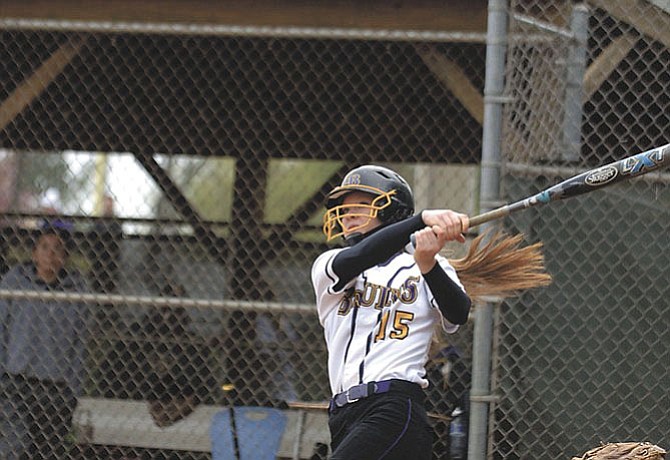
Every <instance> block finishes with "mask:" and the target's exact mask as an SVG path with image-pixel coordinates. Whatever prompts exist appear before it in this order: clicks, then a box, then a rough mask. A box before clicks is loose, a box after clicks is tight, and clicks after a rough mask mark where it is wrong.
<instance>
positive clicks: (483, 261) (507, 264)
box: [449, 230, 552, 300]
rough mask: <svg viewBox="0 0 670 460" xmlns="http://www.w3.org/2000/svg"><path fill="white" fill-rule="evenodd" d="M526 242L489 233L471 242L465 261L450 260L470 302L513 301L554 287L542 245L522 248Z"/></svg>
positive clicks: (513, 236) (519, 236) (517, 238)
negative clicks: (535, 290)
mask: <svg viewBox="0 0 670 460" xmlns="http://www.w3.org/2000/svg"><path fill="white" fill-rule="evenodd" d="M523 240H524V235H523V233H519V234H516V235H508V234H506V233H504V232H503V231H501V230H496V231H491V230H489V231H486V232H484V233H482V234H480V235H479V236H477V237H476V238H475V239H474V240H473V241H472V244H471V245H470V248H469V249H468V252H467V254H466V255H465V256H464V257H462V258H460V259H449V262H450V263H451V265H452V266H453V267H454V269H455V270H456V272H457V273H458V277H459V278H460V280H461V282H462V283H463V285H464V286H465V290H466V292H467V293H468V295H469V296H470V297H471V298H473V299H475V300H476V299H478V298H482V297H488V296H492V297H511V296H515V295H518V294H519V293H521V292H522V291H525V290H527V289H532V288H536V287H540V286H547V285H549V284H551V281H552V278H551V275H550V274H548V273H547V272H546V271H545V266H544V257H543V255H542V252H541V249H542V243H541V242H538V243H534V244H531V245H528V246H522V243H523Z"/></svg>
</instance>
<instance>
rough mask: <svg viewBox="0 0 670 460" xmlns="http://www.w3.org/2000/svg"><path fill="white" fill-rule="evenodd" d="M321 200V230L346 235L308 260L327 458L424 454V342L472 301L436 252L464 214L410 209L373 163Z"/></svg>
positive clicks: (459, 317)
mask: <svg viewBox="0 0 670 460" xmlns="http://www.w3.org/2000/svg"><path fill="white" fill-rule="evenodd" d="M326 208H327V210H326V214H325V216H324V226H323V230H324V233H325V234H326V237H327V238H328V240H329V241H330V240H332V239H334V238H337V237H338V236H342V237H344V240H345V242H346V244H347V247H344V248H336V249H330V250H328V251H326V252H324V253H323V254H321V255H320V256H319V257H318V258H317V259H316V261H315V262H314V264H313V266H312V283H313V285H314V290H315V294H316V302H317V308H318V314H319V320H320V322H321V325H322V326H323V328H324V333H325V339H326V344H327V347H328V372H329V378H330V386H331V391H332V395H333V397H332V399H331V401H330V408H329V428H330V432H331V441H332V443H331V447H332V450H333V455H332V457H331V459H332V460H340V459H346V460H352V459H403V460H404V459H408V458H412V459H430V458H431V445H432V432H431V429H430V427H429V424H428V420H427V415H426V410H425V407H424V392H423V388H426V387H427V386H428V381H427V380H426V378H425V375H426V370H425V369H424V365H425V363H426V361H427V358H428V349H429V345H430V342H431V338H432V334H433V333H434V331H435V326H436V325H437V324H440V323H441V325H442V327H443V328H444V330H445V331H446V332H448V333H453V332H455V331H456V330H457V329H458V325H460V324H464V323H465V322H466V321H467V318H468V313H469V310H470V304H471V302H470V298H469V297H468V295H467V294H466V293H465V290H464V289H463V286H462V284H461V283H460V281H459V279H458V277H457V275H456V271H455V270H454V269H453V267H452V266H451V265H450V264H449V262H448V261H447V259H445V258H444V257H442V256H440V255H439V254H438V252H439V251H440V249H442V247H443V246H444V244H445V243H446V242H447V241H460V242H464V241H465V238H464V236H463V232H465V231H467V225H468V218H467V216H466V215H464V214H459V213H456V212H453V211H450V210H424V211H422V212H421V213H419V214H417V215H414V197H413V195H412V191H411V189H410V187H409V185H408V184H407V182H406V181H405V180H404V179H403V178H402V177H401V176H400V175H398V174H397V173H395V172H394V171H391V170H390V169H387V168H384V167H380V166H374V165H366V166H361V167H358V168H356V169H353V170H351V171H350V172H349V173H348V174H347V175H346V176H345V178H344V180H343V181H342V184H341V185H340V186H339V187H336V188H335V189H333V190H332V191H331V192H330V194H329V195H328V201H327V204H326ZM412 234H414V235H415V238H416V240H415V245H416V247H415V248H414V247H413V245H412V244H409V241H410V236H411V235H412Z"/></svg>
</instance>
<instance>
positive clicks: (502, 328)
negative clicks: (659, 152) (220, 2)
mask: <svg viewBox="0 0 670 460" xmlns="http://www.w3.org/2000/svg"><path fill="white" fill-rule="evenodd" d="M382 3H383V2H367V3H366V2H363V3H360V4H358V6H354V5H353V2H352V3H347V2H343V3H342V5H340V7H341V11H340V14H339V16H338V15H337V14H336V10H335V7H334V6H331V7H330V8H332V9H327V10H325V11H326V13H327V14H325V15H324V14H323V13H324V10H319V8H326V6H323V5H322V6H321V7H316V6H314V7H312V8H314V9H313V10H309V9H307V10H302V12H303V13H306V14H303V15H300V14H296V12H299V11H300V10H299V5H297V4H294V3H291V2H286V5H285V9H284V12H285V14H284V15H283V16H282V15H279V16H273V15H272V14H270V13H269V12H268V11H269V10H264V12H263V13H259V12H254V11H246V12H243V11H240V10H236V9H234V8H233V9H230V10H229V11H228V13H222V12H220V11H218V12H217V11H215V10H212V9H210V10H208V9H207V8H208V6H207V2H202V5H200V7H201V8H202V9H201V10H198V9H194V10H193V11H188V12H185V11H184V10H179V9H177V10H175V11H177V12H180V14H181V15H182V16H181V17H180V18H179V17H171V18H170V19H169V20H166V19H165V16H152V13H151V11H154V10H152V9H151V2H147V3H146V5H147V10H145V12H146V16H147V17H149V18H151V20H146V19H144V20H142V18H141V17H139V16H133V15H132V14H131V13H128V12H127V11H126V12H125V13H124V12H123V10H118V11H116V12H113V11H108V13H110V17H104V16H102V14H104V13H105V12H106V11H105V10H101V12H100V13H99V14H100V16H97V17H96V16H92V15H93V13H90V12H89V13H78V14H79V15H76V14H75V13H74V12H73V10H68V9H67V5H68V2H63V5H64V7H63V10H62V11H60V12H55V11H54V10H49V9H47V10H44V11H43V12H42V14H43V15H49V17H46V18H45V17H44V16H40V12H36V11H31V10H30V8H29V6H21V5H20V4H19V2H16V3H13V2H8V4H7V7H6V8H5V9H4V10H3V11H2V14H3V15H4V16H3V17H2V18H1V19H0V34H1V35H2V38H3V39H2V41H1V43H2V45H0V56H1V57H2V59H0V66H1V69H2V75H3V77H2V78H3V85H2V89H1V92H0V114H1V116H0V142H1V145H0V148H2V149H3V150H2V153H1V156H0V161H1V162H2V170H1V171H2V174H4V176H3V181H2V184H1V185H0V187H2V188H3V190H2V200H4V201H0V209H1V210H2V212H3V216H2V217H3V227H2V237H0V243H2V247H3V251H2V258H3V267H4V268H3V271H4V270H6V269H7V268H8V267H9V266H11V265H12V264H14V263H16V262H18V261H20V260H25V259H26V258H27V257H28V254H27V252H26V249H25V248H26V242H27V238H28V237H29V236H30V235H31V233H32V232H33V231H34V224H35V223H36V222H38V221H39V219H41V218H44V217H45V216H47V214H46V213H47V210H46V209H45V208H44V207H42V208H40V207H39V206H37V205H38V204H39V199H38V198H39V193H40V192H45V191H46V190H47V189H48V188H49V187H52V186H53V187H57V188H58V189H59V190H60V191H61V195H62V201H63V203H62V206H61V208H60V209H59V211H60V213H61V216H62V217H64V218H66V219H67V220H69V221H71V222H72V223H73V225H74V229H75V242H76V248H75V251H74V252H73V254H72V256H73V257H72V260H71V263H72V264H73V265H74V266H76V267H77V268H78V269H80V270H81V271H82V272H84V273H85V274H87V275H88V276H89V277H94V276H100V275H99V273H102V274H103V275H102V276H103V278H104V277H105V276H106V277H107V278H111V279H112V281H113V282H111V284H110V283H109V279H105V280H102V281H103V283H102V284H101V283H99V282H100V281H101V280H99V279H92V278H91V281H92V282H93V283H92V284H96V282H97V286H98V290H97V291H93V292H92V293H91V297H90V298H87V305H88V308H89V309H90V310H91V313H92V317H93V318H94V321H93V322H92V323H91V340H90V342H89V344H88V352H89V353H88V354H89V361H88V366H87V371H86V373H87V375H86V377H87V386H86V395H87V397H92V398H111V399H115V400H118V399H126V400H130V401H138V400H139V401H144V400H146V399H147V398H149V397H151V395H152V392H155V391H156V390H155V388H154V387H149V388H147V386H146V378H145V374H146V370H147V368H146V362H147V359H148V357H156V356H159V358H158V359H155V360H153V361H155V362H174V363H177V364H178V365H176V366H173V367H169V368H163V369H162V370H161V369H158V370H156V372H159V371H162V372H163V374H162V375H165V376H168V377H169V376H173V377H179V376H180V375H182V374H183V373H184V371H185V370H186V372H187V373H188V374H189V375H197V376H198V379H197V381H195V382H190V383H189V384H190V385H192V386H193V387H195V388H196V390H197V391H198V392H200V393H199V394H201V398H202V399H201V404H205V405H210V404H211V405H219V404H221V405H223V404H227V403H229V402H231V401H234V402H235V403H237V404H241V405H276V404H278V403H279V402H280V401H285V400H288V399H297V400H301V401H322V400H324V399H325V398H327V397H328V395H327V378H326V375H325V362H326V361H325V359H326V358H325V350H324V346H323V341H322V339H321V331H320V328H319V325H318V322H317V320H316V315H315V312H314V311H313V309H312V302H313V298H312V296H313V294H312V291H311V286H310V284H309V267H310V263H311V261H312V260H313V259H314V258H315V257H316V255H317V254H318V253H319V252H320V251H322V250H323V249H325V247H326V246H325V245H324V243H323V242H322V241H323V240H322V238H321V235H320V229H319V225H320V213H321V210H322V205H323V197H324V196H325V193H327V192H328V191H329V190H330V189H331V188H332V187H333V186H334V185H335V184H337V182H338V181H339V180H340V178H341V177H342V175H343V172H345V171H347V170H348V169H350V168H351V167H353V166H355V165H358V164H361V163H367V162H375V163H382V164H386V165H388V166H391V167H393V168H396V169H398V170H399V171H400V172H401V173H402V174H403V175H405V177H408V178H409V179H410V180H411V182H412V185H413V187H414V190H415V193H416V198H417V205H418V207H429V206H430V207H434V206H450V207H453V208H457V209H462V210H465V211H466V212H469V213H474V212H478V211H480V210H482V209H484V208H486V207H488V206H491V205H492V203H482V202H481V200H480V197H479V190H480V184H479V171H480V168H481V166H482V165H481V151H482V144H483V142H482V137H483V128H482V127H483V124H484V122H485V120H484V106H485V104H486V103H487V102H488V103H492V102H493V103H498V104H501V108H502V111H501V112H502V118H501V119H500V123H501V127H502V130H501V136H500V138H499V139H497V140H496V143H497V145H499V147H500V150H501V158H500V186H501V187H500V190H501V191H500V199H501V200H502V201H514V200H516V199H519V198H522V197H523V196H526V195H528V194H529V193H532V192H535V191H537V190H540V189H542V188H544V187H546V186H547V185H550V184H551V183H554V182H558V181H559V180H560V179H562V178H565V177H567V176H568V175H572V174H574V173H575V172H578V171H581V170H583V169H586V168H591V167H593V166H595V165H597V164H602V163H606V162H609V161H612V160H614V159H618V158H622V157H624V156H628V155H630V154H632V153H638V152H640V151H643V150H647V149H649V148H652V147H654V146H657V145H661V144H664V143H667V142H668V139H667V127H668V125H669V120H668V113H670V110H668V109H669V107H668V105H669V104H670V100H668V94H670V88H668V84H669V83H668V82H669V81H670V78H669V77H670V76H669V75H668V69H669V68H670V51H669V48H670V38H669V37H668V35H667V34H668V32H667V31H668V30H670V27H669V26H670V20H669V16H668V14H669V12H668V11H667V8H664V7H663V5H662V3H661V2H648V1H643V0H637V1H632V0H631V1H625V2H616V3H614V2H605V1H599V0H593V1H588V2H585V3H584V4H580V5H578V6H575V5H572V3H571V2H563V1H550V2H546V1H533V0H525V1H519V0H513V1H510V2H491V3H493V4H497V5H500V4H502V5H503V6H504V8H503V10H504V12H505V13H506V15H507V20H508V29H507V36H506V40H505V46H506V49H505V56H504V57H505V68H504V76H503V77H504V82H505V84H504V88H503V89H504V91H503V94H501V95H499V97H497V99H496V100H495V101H494V100H493V99H492V96H491V95H487V94H486V92H485V75H486V72H487V68H486V58H487V47H486V32H487V31H486V15H487V12H488V7H489V4H488V3H489V2H484V1H478V2H467V5H466V4H465V2H459V1H454V2H446V4H444V5H443V4H442V2H430V1H427V2H420V3H421V4H420V5H414V8H410V7H409V5H406V4H404V3H402V2H400V3H398V4H397V5H395V6H394V7H393V8H390V7H388V6H385V5H383V4H382ZM438 3H439V5H438ZM613 3H614V4H613ZM209 8H211V6H210V7H209ZM231 8H232V7H231ZM366 8H368V9H366ZM198 11H199V12H198ZM310 11H311V12H312V14H311V15H310V14H309V12H310ZM366 12H367V14H363V13H366ZM371 12H373V13H371ZM464 12H467V14H466V13H464ZM243 13H245V14H243ZM253 13H255V14H256V15H255V16H254V15H253ZM291 13H293V14H291ZM357 13H358V14H357ZM86 14H88V16H86ZM112 14H114V15H113V16H111V15H112ZM124 14H125V16H124ZM135 14H139V13H135ZM153 14H156V13H153ZM81 15H84V16H83V17H82V16H81ZM277 17H279V19H277ZM324 17H328V18H331V19H330V21H331V22H329V23H327V24H326V23H324V21H325V19H323V18H324ZM338 17H339V18H340V22H338V20H337V18H338ZM272 18H274V19H272ZM297 18H301V19H297ZM310 18H312V19H311V20H312V22H311V23H310V22H309V21H310ZM315 18H321V19H319V21H317V20H316V19H315ZM289 20H293V22H292V23H291V22H289ZM254 21H255V22H254ZM352 24H353V25H352ZM487 97H488V99H487ZM121 160H124V161H121ZM117 164H120V165H123V166H122V167H121V168H127V169H125V170H124V169H118V168H119V166H116V165H117ZM135 174H137V177H139V178H140V179H139V182H140V183H141V184H146V187H144V188H138V189H137V192H136V193H135V195H139V196H141V197H142V198H141V199H139V200H138V199H130V198H126V196H127V195H128V193H127V189H129V188H131V189H132V187H134V186H135V185H134V183H124V182H120V183H119V182H118V181H117V182H115V180H116V179H118V177H119V176H124V175H127V176H131V175H132V176H134V175H135ZM667 174H668V173H667V172H666V171H661V172H658V173H653V174H650V175H648V176H645V177H644V178H642V179H640V180H636V181H632V182H631V183H626V184H620V185H617V186H616V187H613V188H612V189H611V190H609V189H608V190H605V191H600V192H597V193H596V194H591V195H588V196H585V197H579V198H575V199H572V200H570V201H566V202H564V203H557V204H555V205H554V204H552V205H551V206H549V207H543V208H542V209H538V210H531V211H527V212H524V213H522V214H519V215H515V216H514V217H513V218H510V219H507V220H505V221H504V222H501V223H500V224H501V225H504V226H505V227H506V228H507V230H509V231H511V232H517V231H523V232H524V233H525V234H526V235H527V236H528V241H530V242H534V241H538V240H542V241H543V242H544V244H545V248H546V250H545V256H546V259H547V264H548V270H549V272H550V273H551V274H552V275H553V277H554V279H555V282H554V284H553V285H552V286H550V287H547V288H544V289H542V290H537V291H533V292H528V293H525V294H523V295H522V296H521V297H519V298H518V299H512V300H508V301H505V302H494V305H493V309H492V311H493V314H494V316H493V318H492V319H493V328H492V334H491V337H490V338H491V343H490V347H491V348H490V349H491V362H490V364H491V365H490V370H491V376H490V381H489V384H490V390H491V391H490V394H489V395H485V396H486V398H485V399H486V401H487V404H489V407H488V418H487V425H486V427H485V428H486V431H487V435H486V440H487V445H486V446H485V448H486V451H487V456H488V457H489V458H541V457H543V456H552V457H553V458H557V457H558V456H561V455H562V456H566V455H567V454H569V453H570V452H572V453H579V452H583V451H586V450H588V448H590V447H592V446H593V445H597V444H598V443H599V442H600V441H601V440H604V441H609V440H616V439H613V438H627V439H639V440H648V441H651V442H653V443H656V444H662V441H663V436H666V435H667V432H668V430H667V428H668V426H669V421H668V414H667V413H666V412H667V411H663V407H667V406H668V404H667V403H668V395H667V391H666V389H665V386H664V384H663V382H664V381H666V380H667V378H668V372H670V370H669V366H667V365H663V363H668V360H669V355H668V353H669V351H668V349H667V346H665V344H667V343H668V339H669V337H668V331H667V328H666V327H665V324H667V322H668V321H667V320H668V319H669V318H668V311H670V309H668V300H667V299H668V298H670V293H669V292H668V286H667V283H665V282H664V281H665V278H666V276H665V275H664V272H665V270H666V266H667V261H668V250H667V248H668V242H669V241H668V238H669V236H668V235H669V234H670V233H669V232H668V229H670V215H669V213H668V208H669V206H670V195H669V193H670V192H669V191H668V175H667ZM30 193H38V195H37V196H32V195H30ZM104 193H107V194H109V195H111V196H112V198H114V199H115V201H116V204H117V210H116V214H114V215H103V214H102V213H101V212H100V211H101V209H98V208H96V205H97V203H98V202H102V200H100V199H98V197H101V196H102V195H103V194H104ZM130 195H132V193H131V194H130ZM33 198H34V199H35V200H36V201H37V203H31V199H33ZM124 203H132V204H124ZM119 229H120V232H119V231H118V230H119ZM450 250H453V251H457V250H458V248H450ZM96 260H97V261H99V260H105V261H110V263H109V264H108V265H106V266H102V267H99V266H98V267H95V269H94V262H95V261H96ZM96 273H98V275H96ZM105 283H107V284H105ZM175 283H177V284H179V285H181V286H182V287H183V292H182V294H180V295H179V296H170V297H169V298H168V299H167V300H166V297H165V295H163V294H164V292H165V291H164V290H163V289H164V288H165V286H166V285H169V284H175ZM100 286H106V287H104V288H103V287H100ZM21 295H25V294H22V293H16V292H14V293H3V298H5V299H11V298H17V297H20V296H21ZM177 307H178V308H184V309H185V310H186V312H187V316H180V315H171V314H170V313H171V312H174V309H175V308H177ZM159 312H163V313H166V318H168V319H169V318H173V319H175V318H176V323H177V324H176V330H172V329H168V330H167V331H163V332H164V333H161V332H160V331H155V330H147V328H146V324H145V320H146V319H147V318H151V317H152V315H154V314H156V313H159ZM475 321H476V319H475V318H474V317H473V320H472V321H471V322H470V323H469V324H468V327H466V328H463V330H462V331H461V332H460V333H459V334H457V335H456V336H455V337H452V338H451V341H452V343H451V344H453V345H457V346H458V347H459V348H460V349H461V350H462V351H463V354H464V356H465V359H466V361H468V362H471V361H472V359H473V356H472V341H473V332H472V329H473V326H474V325H475ZM173 326H175V325H174V324H173ZM177 332H178V333H177ZM161 356H162V357H161ZM149 361H151V359H149ZM659 363H661V365H659ZM223 384H231V385H233V387H235V390H234V391H233V392H232V393H231V392H229V391H228V392H224V391H222V390H221V385H223ZM664 402H665V404H664ZM566 446H570V447H571V448H573V449H574V451H570V452H568V453H567V454H566ZM105 448H106V447H103V449H105ZM155 448H157V447H156V446H147V449H155ZM110 449H111V447H110ZM133 449H139V447H134V448H133ZM309 449H310V446H306V447H304V449H303V451H300V452H298V453H297V454H296V455H298V456H307V455H310V454H311V452H309ZM131 450H132V449H131ZM73 455H74V454H73ZM181 455H191V454H187V453H181ZM203 455H205V454H203Z"/></svg>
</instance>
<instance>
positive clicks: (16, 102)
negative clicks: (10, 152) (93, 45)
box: [0, 40, 84, 130]
mask: <svg viewBox="0 0 670 460" xmlns="http://www.w3.org/2000/svg"><path fill="white" fill-rule="evenodd" d="M83 44H84V43H83V41H82V40H73V41H70V42H67V43H64V44H63V45H61V47H60V48H58V49H57V50H56V51H55V52H54V53H53V54H52V55H51V56H50V57H49V59H47V60H46V61H44V62H43V63H42V65H40V66H39V67H38V68H37V70H35V72H33V74H32V75H31V76H30V77H28V78H26V79H25V80H23V82H21V84H19V86H17V87H16V88H15V89H14V91H12V92H11V94H10V95H9V96H7V99H5V100H4V101H2V104H0V130H3V129H5V127H6V126H7V125H8V124H9V123H11V121H12V120H13V119H14V117H16V116H17V115H18V114H19V113H21V112H22V111H23V109H25V108H26V106H28V105H29V104H30V103H31V102H32V101H33V100H35V98H36V97H37V96H39V95H40V94H41V93H42V91H44V90H45V89H46V88H47V86H49V85H50V84H51V82H52V81H53V80H54V79H55V78H56V77H57V76H58V75H59V74H60V73H61V72H62V71H63V69H64V68H65V66H67V65H68V64H69V63H70V62H71V61H72V59H74V57H75V56H77V54H78V53H79V49H80V48H81V47H82V45H83Z"/></svg>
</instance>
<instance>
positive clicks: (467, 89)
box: [416, 46, 484, 125]
mask: <svg viewBox="0 0 670 460" xmlns="http://www.w3.org/2000/svg"><path fill="white" fill-rule="evenodd" d="M416 50H417V53H419V55H420V56H421V59H422V60H423V62H425V63H426V66H428V68H429V69H430V70H431V72H433V74H435V76H436V77H437V78H438V79H439V80H440V81H442V83H444V85H445V86H446V88H447V89H449V91H451V93H452V94H453V95H454V96H455V97H456V98H457V99H458V100H459V101H460V103H461V104H463V107H465V110H467V111H468V113H469V114H470V115H471V116H472V118H474V119H475V120H477V122H478V123H479V124H480V125H481V124H483V122H484V98H483V97H482V95H481V93H480V92H479V90H478V89H477V88H476V87H475V86H474V85H473V84H472V82H471V81H470V79H469V78H468V76H467V75H466V73H465V72H464V71H463V70H462V69H461V68H460V67H459V66H458V65H457V64H456V63H454V62H453V61H450V60H449V59H447V58H446V57H445V56H444V55H443V54H442V53H440V52H439V51H437V50H436V49H435V48H434V47H431V46H417V47H416Z"/></svg>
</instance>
